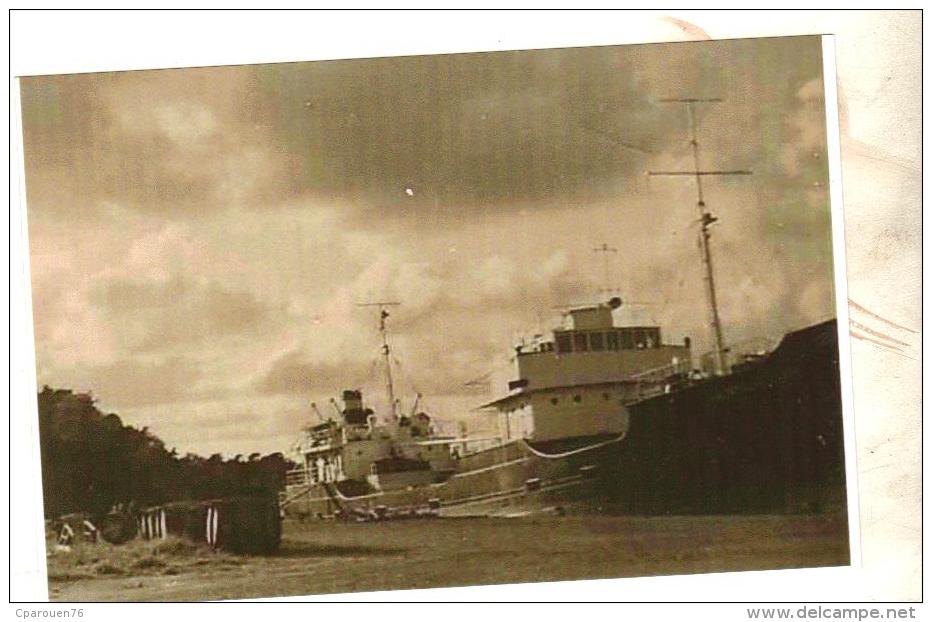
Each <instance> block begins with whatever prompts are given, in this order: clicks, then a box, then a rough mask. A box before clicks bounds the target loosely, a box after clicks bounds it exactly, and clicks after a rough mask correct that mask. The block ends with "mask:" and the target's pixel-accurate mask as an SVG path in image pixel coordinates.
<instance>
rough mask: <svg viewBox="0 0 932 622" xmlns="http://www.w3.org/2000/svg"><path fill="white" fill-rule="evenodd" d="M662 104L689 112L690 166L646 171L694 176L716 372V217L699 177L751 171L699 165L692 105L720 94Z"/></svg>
mask: <svg viewBox="0 0 932 622" xmlns="http://www.w3.org/2000/svg"><path fill="white" fill-rule="evenodd" d="M659 101H660V102H661V103H665V104H683V105H685V106H686V110H687V112H688V113H689V134H690V140H689V144H690V145H691V146H692V156H693V169H692V170H691V171H690V170H686V171H648V172H647V174H648V175H650V176H657V177H660V176H665V177H671V176H689V177H694V178H695V180H696V206H697V207H698V208H699V251H700V253H701V255H702V264H703V267H704V268H705V277H704V280H705V284H706V297H707V298H708V302H709V323H710V326H711V329H712V338H713V340H714V343H715V357H714V365H715V373H716V374H724V373H725V371H726V370H725V368H726V364H725V340H724V338H723V336H722V322H721V318H720V316H719V312H718V299H717V297H716V294H715V273H714V270H713V267H712V252H711V249H710V248H709V239H710V238H711V237H712V234H711V233H710V232H709V226H710V225H712V224H713V223H715V222H716V221H717V220H718V218H717V217H715V216H713V215H712V214H711V213H710V212H709V210H708V209H706V203H705V195H704V194H703V192H702V178H703V177H706V176H728V175H751V171H746V170H740V169H739V170H727V171H716V170H703V169H702V168H700V166H699V138H698V132H697V129H696V113H695V105H696V104H700V103H720V102H721V101H722V100H721V99H720V98H695V97H690V98H670V99H661V100H659Z"/></svg>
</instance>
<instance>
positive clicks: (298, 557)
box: [49, 516, 849, 602]
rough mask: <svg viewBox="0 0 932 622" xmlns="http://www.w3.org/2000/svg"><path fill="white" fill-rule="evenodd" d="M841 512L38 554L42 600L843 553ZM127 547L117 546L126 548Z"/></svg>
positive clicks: (453, 526) (807, 558)
mask: <svg viewBox="0 0 932 622" xmlns="http://www.w3.org/2000/svg"><path fill="white" fill-rule="evenodd" d="M847 542H848V540H847V527H846V521H845V519H844V517H843V516H764V517H761V516H758V517H745V516H716V517H660V518H632V517H609V516H586V517H570V516H566V517H557V516H541V517H525V518H511V519H504V518H503V519H492V518H476V519H412V520H405V521H400V520H399V521H388V522H381V523H360V524H355V523H336V522H311V523H306V524H297V523H286V525H285V530H284V536H283V540H282V547H281V550H280V552H279V553H278V554H276V555H273V556H269V557H241V556H234V555H229V554H225V553H217V552H213V551H210V550H208V549H206V548H205V547H203V546H194V545H190V544H188V543H183V542H181V541H168V542H167V543H163V544H159V543H139V542H137V543H130V544H129V545H124V547H122V548H121V547H113V546H111V545H107V544H97V545H90V544H88V545H83V546H79V547H76V548H75V549H74V550H73V551H72V552H70V553H57V554H52V555H50V557H49V596H50V598H51V599H52V600H53V601H66V602H67V601H112V600H118V601H198V600H225V599H238V598H259V597H271V596H294V595H303V594H324V593H339V592H359V591H375V590H397V589H415V588H428V587H450V586H463V585H481V584H495V583H518V582H526V581H559V580H567V579H594V578H609V577H633V576H648V575H662V574H687V573H701V572H722V571H737V570H765V569H777V568H798V567H814V566H837V565H847V564H848V559H849V557H848V544H847ZM127 547H128V548H127Z"/></svg>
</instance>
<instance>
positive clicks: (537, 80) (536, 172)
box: [23, 38, 819, 226]
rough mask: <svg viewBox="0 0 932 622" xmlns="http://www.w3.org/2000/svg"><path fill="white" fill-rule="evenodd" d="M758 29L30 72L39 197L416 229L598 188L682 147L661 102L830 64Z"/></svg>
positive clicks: (791, 87)
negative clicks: (515, 47) (642, 42)
mask: <svg viewBox="0 0 932 622" xmlns="http://www.w3.org/2000/svg"><path fill="white" fill-rule="evenodd" d="M760 41H761V40H757V41H754V40H748V41H725V42H702V43H688V44H667V45H663V46H657V45H653V46H650V45H648V46H622V47H603V48H576V49H562V50H537V51H523V52H494V53H482V54H456V55H437V56H423V57H407V58H382V59H364V60H347V61H327V62H309V63H285V64H273V65H259V66H237V67H226V68H210V69H197V70H167V71H156V72H131V73H127V74H89V75H78V76H64V77H42V78H30V79H27V80H26V81H25V82H24V83H23V107H24V133H25V138H26V170H27V178H28V179H29V191H30V198H36V199H37V202H38V203H41V204H43V205H49V204H51V205H55V206H57V207H56V208H55V209H56V211H59V212H60V213H67V211H69V210H71V211H74V210H75V209H76V205H77V206H79V205H81V204H86V203H91V204H93V202H94V201H100V200H109V201H115V202H118V203H121V204H127V205H129V206H131V207H135V208H137V209H142V210H154V211H158V212H164V213H167V214H174V213H184V214H188V215H191V216H196V215H197V214H198V213H203V212H205V211H206V212H209V211H212V210H218V209H224V208H225V207H227V205H228V204H229V203H231V202H239V203H243V204H249V205H250V206H252V207H254V208H261V209H268V208H270V207H275V206H278V205H281V204H282V203H283V202H285V201H286V200H287V199H288V198H289V197H296V196H305V195H307V196H313V197H316V198H319V199H323V200H335V201H339V202H340V203H342V204H349V205H353V206H355V207H356V208H358V209H359V214H360V215H362V216H364V217H365V218H367V219H371V218H373V217H378V218H386V217H392V216H394V215H399V214H407V215H411V214H415V215H416V218H417V219H418V223H419V224H420V225H422V226H430V225H438V226H439V225H447V224H451V223H456V222H458V221H459V220H460V218H461V217H463V216H470V215H474V214H476V213H478V214H489V213H495V212H501V211H508V210H512V209H517V206H518V205H527V204H535V203H547V204H553V203H554V202H556V203H559V202H562V201H567V200H573V199H575V200H583V201H598V200H601V199H606V198H610V197H612V196H615V194H617V192H618V191H619V189H621V190H625V185H626V184H628V181H629V178H631V177H632V176H636V175H638V174H640V173H642V172H643V170H644V168H645V162H646V158H647V157H648V155H650V154H654V153H658V152H663V151H666V150H669V149H671V146H672V145H678V144H685V143H684V142H683V138H684V134H683V131H684V129H685V116H684V115H683V114H682V110H675V109H671V107H669V106H665V105H662V104H658V103H657V102H656V100H657V99H660V98H663V97H669V96H684V95H690V96H710V95H714V96H723V95H724V96H726V97H727V96H729V95H730V94H731V95H734V91H735V89H734V88H733V86H734V84H735V83H737V82H739V81H742V80H748V79H750V78H753V77H755V76H754V74H755V73H762V72H767V71H769V70H772V69H774V68H777V67H779V68H780V69H781V71H782V75H781V76H780V81H781V84H780V89H782V90H783V91H784V93H785V94H786V95H790V96H791V95H792V94H793V93H795V92H796V90H797V89H798V88H799V86H800V85H802V84H803V83H804V82H805V81H806V80H809V79H811V78H812V77H814V76H816V75H818V72H819V65H818V63H817V62H816V63H811V62H799V58H800V55H799V53H798V50H799V46H800V45H808V44H809V43H812V45H817V44H818V39H817V38H813V39H812V41H811V42H807V41H803V40H800V39H787V40H769V41H767V44H766V45H763V44H761V42H760ZM815 56H817V55H815ZM816 60H817V59H816ZM794 63H795V64H794ZM772 86H773V85H771V87H772ZM752 94H753V93H752ZM738 96H739V97H740V96H742V95H741V94H740V93H739V94H738ZM762 103H763V102H762ZM740 104H741V102H735V105H740ZM698 114H699V116H700V118H701V116H702V115H703V114H705V113H704V112H703V111H701V110H700V111H699V112H698ZM723 129H724V130H725V133H726V134H727V133H728V132H729V130H732V131H733V130H734V128H727V127H726V128H723ZM762 129H763V128H762ZM767 135H768V137H772V136H773V134H772V133H767ZM729 138H731V139H734V138H735V137H734V136H725V137H723V140H724V139H729ZM732 142H734V141H733V140H732ZM739 155H740V154H739ZM231 179H232V180H233V183H232V187H231ZM408 189H410V191H411V192H406V190H408ZM412 193H413V194H412ZM45 209H50V208H48V207H46V208H45Z"/></svg>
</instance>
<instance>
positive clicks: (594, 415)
mask: <svg viewBox="0 0 932 622" xmlns="http://www.w3.org/2000/svg"><path fill="white" fill-rule="evenodd" d="M621 305H622V301H621V300H620V299H619V298H617V297H613V298H611V299H610V300H608V301H606V302H604V303H599V304H593V305H581V306H578V307H574V308H571V309H569V310H567V311H566V313H565V316H564V321H563V322H562V325H561V326H559V327H557V328H555V329H554V330H553V331H552V332H551V333H550V334H548V335H547V336H538V337H537V339H536V340H534V341H533V342H531V343H527V342H525V343H523V344H521V345H519V346H517V347H516V348H515V351H514V361H515V363H514V370H513V372H514V374H513V375H514V378H513V379H512V380H510V381H509V382H508V383H507V387H504V393H505V394H504V395H503V396H502V397H499V398H498V399H495V400H493V401H490V402H487V403H484V404H481V405H480V406H479V410H482V411H488V410H491V411H492V412H494V413H495V414H496V416H497V418H498V426H497V427H498V429H499V430H501V434H499V435H496V436H492V437H489V436H484V437H479V438H471V437H469V436H457V435H444V434H442V433H441V431H440V430H439V427H438V426H437V425H435V423H436V422H434V421H433V420H432V418H431V416H430V415H429V414H428V413H426V412H423V411H418V409H417V401H416V402H415V407H414V408H413V409H411V411H410V412H408V413H404V414H402V413H398V412H397V408H393V409H392V412H391V413H390V416H389V417H387V418H380V417H379V416H377V415H376V413H374V412H373V410H372V409H371V408H368V407H367V405H366V403H365V401H364V399H363V394H362V392H361V391H360V390H359V389H347V390H345V391H343V395H342V401H343V404H342V408H341V409H339V417H337V418H334V417H330V418H328V419H326V420H323V419H324V418H323V417H322V416H320V417H319V419H321V420H320V421H318V422H317V423H315V424H312V425H309V426H307V427H306V428H305V430H304V436H303V438H302V441H301V443H300V445H299V448H298V452H297V453H298V458H297V459H298V461H299V465H300V466H299V468H297V469H294V470H292V471H289V472H288V474H287V476H286V479H287V486H286V490H285V491H284V492H283V493H282V498H281V505H282V507H283V509H284V511H285V512H286V515H290V516H293V517H296V518H301V519H304V518H321V519H323V518H347V519H358V520H369V519H374V518H384V517H388V516H434V515H436V516H467V515H484V516H514V515H524V514H527V513H533V512H555V513H589V512H608V513H621V514H637V515H663V514H677V515H682V514H717V513H728V514H735V513H787V512H794V513H795V512H825V511H836V512H837V511H843V510H844V507H845V477H844V443H843V434H842V414H841V399H840V385H839V368H838V347H837V326H836V323H835V321H834V320H830V321H826V322H822V323H820V324H817V325H813V326H810V327H807V328H804V329H802V330H798V331H793V332H791V333H789V334H787V335H786V336H785V337H784V338H783V339H782V340H781V341H780V342H779V344H777V345H776V346H775V347H774V348H772V349H770V350H769V351H764V350H762V349H760V348H759V347H758V349H750V348H745V349H744V350H743V351H742V350H741V349H739V348H730V349H729V352H728V356H726V357H725V358H726V359H727V360H728V361H729V362H728V370H727V373H715V372H714V371H712V369H714V365H713V366H711V367H710V368H708V369H706V370H704V369H702V363H703V361H708V360H709V358H710V357H707V356H700V357H694V356H693V354H692V352H691V344H690V341H689V339H688V338H686V339H684V340H683V342H681V343H666V342H665V341H664V338H663V333H662V331H661V327H659V326H644V325H626V324H619V323H618V322H616V321H615V319H614V317H615V316H614V314H613V311H614V310H616V309H618V308H619V307H620V306H621ZM387 317H388V314H387V313H386V312H385V311H384V310H383V312H382V314H381V319H380V330H381V331H382V334H383V343H384V344H386V345H384V346H383V354H384V355H385V357H386V361H385V365H386V367H385V369H386V370H390V357H389V349H388V346H387V339H385V333H386V330H387V329H386V319H387ZM696 363H698V365H697V364H696ZM707 367H709V366H707ZM386 375H387V377H388V381H387V382H388V385H387V386H389V387H391V386H392V384H391V376H390V371H387V373H386ZM392 390H393V389H392ZM391 403H393V404H397V402H391ZM315 409H316V406H315ZM318 412H319V411H318Z"/></svg>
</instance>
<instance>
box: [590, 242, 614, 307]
mask: <svg viewBox="0 0 932 622" xmlns="http://www.w3.org/2000/svg"><path fill="white" fill-rule="evenodd" d="M592 252H593V253H602V278H603V279H605V288H604V289H603V290H601V291H600V292H599V293H600V294H603V295H605V296H607V295H608V294H610V293H611V291H612V283H611V276H610V274H609V269H608V264H609V253H616V254H617V253H618V249H617V248H613V247H611V246H609V245H608V244H606V243H603V244H602V246H600V247H598V248H593V249H592Z"/></svg>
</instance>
